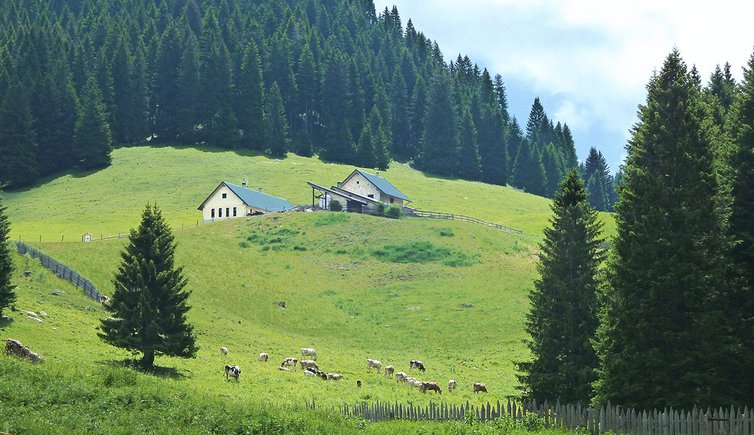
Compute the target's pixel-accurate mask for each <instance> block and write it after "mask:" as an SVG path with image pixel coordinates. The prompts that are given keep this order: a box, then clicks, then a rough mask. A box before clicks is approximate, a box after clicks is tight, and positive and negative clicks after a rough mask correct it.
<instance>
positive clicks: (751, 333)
mask: <svg viewBox="0 0 754 435" xmlns="http://www.w3.org/2000/svg"><path fill="white" fill-rule="evenodd" d="M732 112H733V116H732V124H733V132H734V152H733V158H732V159H731V161H730V167H731V169H732V174H733V176H732V182H731V183H730V184H731V187H732V190H731V197H732V201H731V213H730V220H729V226H728V236H729V238H730V240H731V242H732V247H731V252H730V260H731V261H730V262H731V264H732V269H733V287H732V288H733V289H734V292H733V297H732V300H731V302H732V310H731V311H732V316H731V318H732V320H733V321H734V322H735V326H736V334H737V337H738V340H739V343H741V350H740V354H739V355H738V358H737V360H738V361H739V362H740V364H739V365H738V366H737V367H736V371H737V372H738V373H739V378H738V379H739V381H740V382H742V383H743V384H744V385H743V389H742V391H741V394H740V395H739V397H737V399H738V401H739V403H749V404H750V403H751V398H752V397H754V378H752V376H751V373H750V370H751V367H754V54H752V56H751V57H750V58H749V62H748V65H747V67H746V68H744V77H743V81H742V83H741V87H740V93H739V95H738V98H737V101H736V103H735V104H734V107H733V109H732Z"/></svg>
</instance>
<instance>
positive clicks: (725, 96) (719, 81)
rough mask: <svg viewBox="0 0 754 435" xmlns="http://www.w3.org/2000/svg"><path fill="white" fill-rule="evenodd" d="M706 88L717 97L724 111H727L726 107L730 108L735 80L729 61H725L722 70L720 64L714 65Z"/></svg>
mask: <svg viewBox="0 0 754 435" xmlns="http://www.w3.org/2000/svg"><path fill="white" fill-rule="evenodd" d="M706 90H707V92H709V93H710V94H712V95H714V96H715V97H717V99H718V101H719V102H720V104H721V105H722V107H723V110H724V112H727V111H728V109H730V106H731V105H733V100H734V99H735V97H736V80H735V79H734V78H733V74H732V73H731V71H730V64H729V63H727V62H726V63H725V67H724V70H721V69H720V65H717V66H716V67H715V71H714V72H713V73H712V75H711V76H710V81H709V85H708V86H707V89H706Z"/></svg>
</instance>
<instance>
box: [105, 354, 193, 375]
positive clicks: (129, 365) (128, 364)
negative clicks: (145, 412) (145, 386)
mask: <svg viewBox="0 0 754 435" xmlns="http://www.w3.org/2000/svg"><path fill="white" fill-rule="evenodd" d="M97 363H98V364H102V365H106V366H110V367H121V368H126V369H131V370H135V371H137V372H140V373H144V374H147V375H152V376H156V377H158V378H163V379H176V380H181V379H189V378H191V375H190V374H187V373H184V372H182V371H180V370H178V368H176V367H161V366H157V365H155V366H154V367H149V368H147V367H144V366H142V365H141V361H140V360H138V359H130V358H129V359H126V360H112V359H111V360H105V361H98V362H97Z"/></svg>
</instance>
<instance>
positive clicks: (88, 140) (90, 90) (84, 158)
mask: <svg viewBox="0 0 754 435" xmlns="http://www.w3.org/2000/svg"><path fill="white" fill-rule="evenodd" d="M112 143H113V140H112V135H111V133H110V125H109V124H108V123H107V115H106V114H105V105H104V103H103V102H102V95H101V94H100V91H99V87H98V86H97V82H96V81H95V80H94V77H89V80H88V81H87V84H86V86H85V87H84V89H83V91H82V93H81V103H80V104H79V112H78V115H77V118H76V129H75V133H74V139H73V146H74V154H75V156H76V159H77V163H78V166H79V167H80V168H81V169H99V168H104V167H105V166H107V165H109V164H110V152H111V151H112Z"/></svg>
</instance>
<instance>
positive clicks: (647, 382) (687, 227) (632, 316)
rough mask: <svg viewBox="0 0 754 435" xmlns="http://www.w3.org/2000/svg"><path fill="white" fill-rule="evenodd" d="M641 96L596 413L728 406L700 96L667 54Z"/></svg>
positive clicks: (677, 60)
mask: <svg viewBox="0 0 754 435" xmlns="http://www.w3.org/2000/svg"><path fill="white" fill-rule="evenodd" d="M647 90H648V96H647V102H646V104H645V105H642V106H640V109H639V122H638V123H637V124H636V125H635V127H634V128H633V131H632V137H631V139H630V141H629V145H628V160H627V163H626V166H625V168H624V171H625V176H624V179H623V187H622V188H621V194H620V200H619V202H618V204H617V205H616V214H615V220H616V226H617V228H618V234H617V236H616V237H615V239H614V248H615V250H614V256H613V257H612V258H611V261H610V265H609V274H608V278H609V288H608V290H607V292H606V294H605V297H604V309H603V312H602V314H601V324H600V328H599V331H598V341H599V343H598V347H597V349H598V355H599V359H600V368H599V379H598V381H597V382H596V383H595V388H596V393H597V401H599V402H607V401H608V400H609V401H611V402H612V403H613V404H620V405H622V406H626V407H635V408H640V409H647V408H662V407H666V406H673V407H691V406H693V405H694V404H705V405H708V406H718V405H730V404H731V403H735V401H734V397H735V395H734V394H733V390H735V389H736V388H738V385H739V380H735V379H737V378H735V376H737V375H738V373H734V372H729V370H728V369H729V366H730V365H731V364H733V361H734V359H735V358H734V356H733V355H732V348H733V347H734V343H732V341H733V337H732V335H731V333H730V330H729V327H728V325H727V320H726V318H727V316H728V314H726V313H725V310H726V306H727V298H728V295H727V286H726V283H725V280H724V276H723V270H722V265H723V264H724V258H723V242H722V241H723V235H722V230H721V222H720V217H719V216H718V215H717V214H716V208H715V195H716V189H717V186H716V177H715V176H714V173H713V169H712V155H711V150H710V144H709V142H708V140H707V138H706V135H705V134H704V132H703V129H702V122H703V118H704V115H705V111H704V107H703V105H702V104H701V93H700V91H699V86H698V84H697V82H696V80H695V78H694V77H692V75H691V74H690V73H689V71H688V69H687V67H686V64H685V63H684V62H683V60H682V59H681V56H680V54H679V53H678V51H677V50H674V51H673V52H671V53H670V55H668V57H667V58H666V60H665V62H664V65H663V67H662V69H661V70H660V71H659V73H656V74H655V75H654V76H653V77H652V79H651V80H650V83H649V85H648V86H647Z"/></svg>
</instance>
